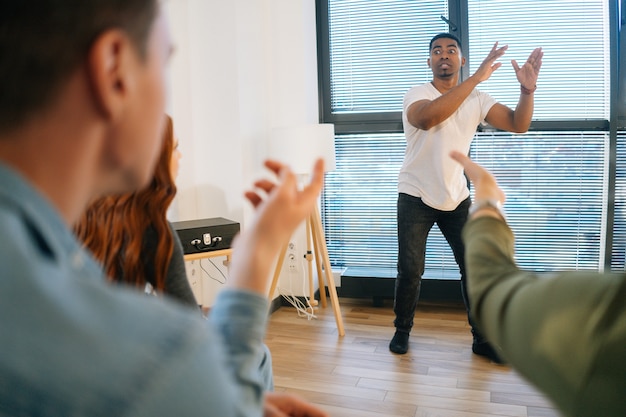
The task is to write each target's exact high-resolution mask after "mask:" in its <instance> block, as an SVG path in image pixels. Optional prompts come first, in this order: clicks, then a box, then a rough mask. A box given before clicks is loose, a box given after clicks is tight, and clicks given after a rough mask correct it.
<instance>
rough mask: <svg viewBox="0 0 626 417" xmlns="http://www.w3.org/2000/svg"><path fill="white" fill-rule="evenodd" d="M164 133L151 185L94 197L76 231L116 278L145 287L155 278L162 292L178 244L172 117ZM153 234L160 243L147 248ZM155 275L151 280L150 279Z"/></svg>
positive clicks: (154, 281)
mask: <svg viewBox="0 0 626 417" xmlns="http://www.w3.org/2000/svg"><path fill="white" fill-rule="evenodd" d="M163 135H164V137H163V141H162V142H163V145H162V149H161V154H160V156H159V159H158V161H157V164H156V168H155V171H154V175H153V178H152V180H151V182H150V184H149V185H148V186H147V187H146V188H144V189H142V190H140V191H137V192H134V193H128V194H122V195H116V196H107V197H103V198H100V199H97V200H95V201H94V202H92V203H91V204H90V205H89V207H88V208H87V210H86V211H85V213H84V215H83V217H82V218H81V220H80V221H79V222H78V223H77V225H76V226H75V229H74V230H75V232H76V235H77V237H78V238H79V239H80V240H81V241H82V242H84V244H85V246H86V247H87V248H88V249H89V250H91V251H92V252H93V254H94V256H95V258H96V259H97V260H99V261H100V262H101V263H102V266H103V269H104V271H105V272H106V274H107V276H108V278H109V279H110V280H111V281H115V282H125V283H128V284H131V285H135V286H136V287H138V288H140V289H142V290H143V289H144V288H145V285H146V282H149V281H151V282H152V285H153V286H154V287H155V288H156V290H157V291H161V292H162V291H163V288H164V286H165V277H166V275H167V269H168V267H169V264H170V258H171V256H172V250H173V246H174V243H173V238H174V237H173V236H172V231H171V229H170V227H169V224H168V222H167V217H166V215H167V209H168V207H169V206H170V204H171V202H172V200H173V199H174V196H175V195H176V185H175V184H174V179H173V178H172V173H171V169H170V165H171V159H172V152H173V149H174V128H173V124H172V119H171V117H169V116H168V115H166V123H165V130H164V133H163ZM150 233H152V234H153V235H152V236H153V238H154V241H155V242H154V245H152V246H153V247H154V246H156V250H154V251H146V242H145V239H146V235H148V236H149V234H150ZM150 252H151V253H150ZM152 266H153V267H154V269H153V268H152ZM152 269H153V270H152ZM150 275H152V276H153V279H152V280H149V279H148V277H149V276H150Z"/></svg>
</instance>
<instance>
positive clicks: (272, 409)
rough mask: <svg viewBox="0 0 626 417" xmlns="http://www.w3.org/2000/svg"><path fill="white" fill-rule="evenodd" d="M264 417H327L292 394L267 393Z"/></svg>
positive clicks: (324, 413) (321, 411) (323, 412)
mask: <svg viewBox="0 0 626 417" xmlns="http://www.w3.org/2000/svg"><path fill="white" fill-rule="evenodd" d="M264 411H265V414H264V417H269V416H272V417H279V416H280V417H282V416H292V417H328V414H327V413H326V412H325V411H323V410H321V409H319V408H317V407H316V406H314V405H313V404H310V403H308V402H306V401H305V400H303V399H302V398H300V397H297V396H295V395H292V394H287V393H278V392H268V393H266V395H265V409H264Z"/></svg>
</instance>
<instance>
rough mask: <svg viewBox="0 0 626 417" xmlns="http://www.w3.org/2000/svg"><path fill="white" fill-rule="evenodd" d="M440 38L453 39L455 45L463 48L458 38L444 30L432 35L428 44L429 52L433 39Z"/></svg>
mask: <svg viewBox="0 0 626 417" xmlns="http://www.w3.org/2000/svg"><path fill="white" fill-rule="evenodd" d="M442 38H445V39H452V40H453V41H455V42H456V44H457V45H459V49H460V50H461V51H462V50H463V48H461V41H460V40H459V38H457V37H456V36H454V35H453V34H451V33H448V32H444V33H439V34H437V35H435V36H433V38H432V39H431V40H430V44H429V45H428V51H429V52H430V51H431V50H432V49H433V43H435V41H436V40H437V39H442Z"/></svg>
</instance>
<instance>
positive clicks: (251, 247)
mask: <svg viewBox="0 0 626 417" xmlns="http://www.w3.org/2000/svg"><path fill="white" fill-rule="evenodd" d="M265 166H266V167H267V168H268V169H269V170H270V171H272V172H273V173H274V174H276V176H277V181H273V180H269V179H261V180H258V181H256V182H255V183H254V187H255V189H254V190H251V191H247V192H246V193H245V197H246V198H247V199H248V201H250V203H252V205H253V206H254V207H255V208H256V214H255V217H254V219H253V220H252V223H251V224H250V225H249V227H247V229H246V230H244V231H243V232H242V233H241V234H240V235H239V236H238V237H237V238H236V239H235V241H234V242H233V257H232V263H231V267H230V277H231V279H230V281H229V282H230V283H231V285H233V286H235V287H239V288H246V289H250V290H253V291H257V292H260V293H264V292H265V291H266V287H267V278H268V276H269V274H270V271H271V268H272V266H273V262H274V260H275V258H276V256H277V255H278V253H279V251H280V250H281V248H282V247H283V245H284V244H285V242H287V241H288V240H289V238H290V237H291V235H292V234H293V232H294V230H295V229H296V227H297V226H298V225H299V224H300V223H302V221H303V220H304V219H305V218H306V216H308V215H309V214H311V212H312V211H313V208H314V207H315V204H317V197H318V196H319V193H320V191H321V189H322V185H323V182H324V162H323V161H322V160H321V159H318V160H317V162H316V163H315V165H314V167H313V173H312V175H311V180H310V182H309V184H307V185H305V186H304V187H303V188H302V189H299V188H298V180H297V178H296V175H295V174H294V173H293V172H292V171H291V169H290V168H289V167H288V166H287V165H285V164H282V163H280V162H278V161H273V160H268V161H266V162H265Z"/></svg>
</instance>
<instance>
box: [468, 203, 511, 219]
mask: <svg viewBox="0 0 626 417" xmlns="http://www.w3.org/2000/svg"><path fill="white" fill-rule="evenodd" d="M484 208H490V209H492V210H494V211H496V212H497V213H498V214H499V215H500V217H502V220H504V221H506V215H505V214H504V208H503V207H502V203H501V202H500V200H496V199H495V198H487V199H482V200H476V201H474V202H473V203H472V205H471V206H470V208H469V213H468V217H471V216H472V215H473V214H474V213H476V212H477V211H478V210H481V209H484Z"/></svg>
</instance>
